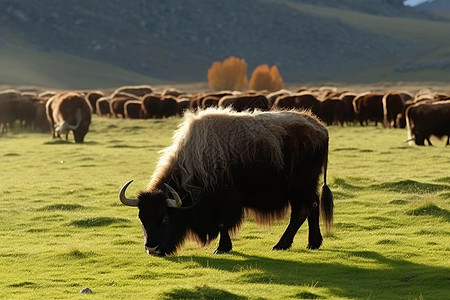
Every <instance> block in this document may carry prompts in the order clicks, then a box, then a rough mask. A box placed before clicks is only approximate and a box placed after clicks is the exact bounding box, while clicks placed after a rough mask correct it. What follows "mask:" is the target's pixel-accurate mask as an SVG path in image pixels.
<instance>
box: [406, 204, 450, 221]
mask: <svg viewBox="0 0 450 300" xmlns="http://www.w3.org/2000/svg"><path fill="white" fill-rule="evenodd" d="M407 214H408V215H410V216H431V217H436V218H444V219H445V220H446V221H447V222H450V211H448V210H447V209H444V208H440V207H438V206H436V205H434V204H426V205H423V206H420V207H418V208H415V209H411V210H409V211H408V212H407Z"/></svg>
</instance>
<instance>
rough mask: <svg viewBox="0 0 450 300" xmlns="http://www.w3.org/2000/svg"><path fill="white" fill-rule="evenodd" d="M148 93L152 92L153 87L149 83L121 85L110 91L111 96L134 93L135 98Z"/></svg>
mask: <svg viewBox="0 0 450 300" xmlns="http://www.w3.org/2000/svg"><path fill="white" fill-rule="evenodd" d="M150 93H153V88H152V87H151V86H149V85H131V86H122V87H119V88H117V89H116V90H115V91H114V92H112V93H111V98H115V97H117V96H123V94H126V95H134V96H136V98H139V97H142V96H144V95H147V94H150Z"/></svg>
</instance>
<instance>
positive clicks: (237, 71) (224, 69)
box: [208, 56, 248, 91]
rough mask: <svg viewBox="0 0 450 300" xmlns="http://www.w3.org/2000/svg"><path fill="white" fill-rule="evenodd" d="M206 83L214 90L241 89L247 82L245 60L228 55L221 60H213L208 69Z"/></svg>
mask: <svg viewBox="0 0 450 300" xmlns="http://www.w3.org/2000/svg"><path fill="white" fill-rule="evenodd" d="M208 84H209V86H210V87H211V88H212V89H213V90H216V91H219V90H241V89H243V88H245V87H246V86H247V84H248V78H247V62H246V61H245V59H241V58H237V57H234V56H230V57H229V58H227V59H225V60H224V61H223V62H220V61H215V62H213V64H212V65H211V68H209V70H208Z"/></svg>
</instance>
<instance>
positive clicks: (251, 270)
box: [166, 250, 450, 299]
mask: <svg viewBox="0 0 450 300" xmlns="http://www.w3.org/2000/svg"><path fill="white" fill-rule="evenodd" d="M303 251H304V250H303ZM318 251H323V252H328V254H331V255H333V256H335V255H337V256H338V257H343V258H349V259H350V258H351V259H353V260H358V261H362V262H364V263H360V264H359V266H356V265H354V264H352V263H349V264H343V263H335V262H326V261H323V262H319V263H317V262H298V261H292V260H285V259H279V258H270V257H261V256H256V255H246V254H243V253H240V252H236V251H233V252H231V253H229V254H225V255H223V256H220V255H215V256H174V257H167V258H166V259H168V260H170V261H172V262H182V263H186V262H190V263H192V262H193V263H195V264H197V265H199V266H201V267H203V268H216V269H219V270H222V271H226V272H229V273H230V275H237V278H238V280H239V281H241V282H242V283H255V284H276V285H287V286H299V290H300V289H301V286H303V287H304V286H310V285H311V282H317V283H318V285H317V287H320V288H327V289H329V290H330V292H331V293H332V294H334V295H336V296H338V297H342V298H367V297H370V295H371V294H372V293H373V292H377V293H383V291H391V290H392V288H393V287H396V288H399V289H400V290H399V291H395V292H394V294H395V293H396V294H397V295H401V293H402V292H405V291H407V290H409V291H414V290H415V289H416V290H418V292H417V293H424V296H426V293H427V291H433V290H439V286H440V285H441V284H442V277H443V276H444V274H449V273H450V268H445V267H436V266H427V265H423V264H420V263H413V262H411V261H407V260H403V259H391V258H387V257H384V256H383V255H381V254H379V253H377V252H374V251H339V250H318ZM299 255H301V253H299ZM361 265H363V266H366V267H361ZM374 265H375V266H376V267H374ZM355 278H357V280H355ZM438 278H439V279H440V280H436V279H438ZM444 279H445V280H446V281H449V280H450V277H448V276H447V277H446V278H444ZM374 282H376V285H374ZM424 282H425V283H424ZM433 283H435V284H436V286H431V285H433ZM191 292H193V291H191ZM297 296H298V295H292V297H297ZM217 298H221V297H217ZM222 299H226V297H225V298H222ZM231 299H233V298H231ZM267 299H270V296H268V298H267Z"/></svg>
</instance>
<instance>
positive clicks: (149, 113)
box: [141, 93, 178, 119]
mask: <svg viewBox="0 0 450 300" xmlns="http://www.w3.org/2000/svg"><path fill="white" fill-rule="evenodd" d="M141 110H142V114H143V116H144V118H155V119H161V118H168V117H171V116H176V115H178V101H177V99H175V98H174V97H173V96H162V95H161V94H156V93H155V94H148V95H145V97H143V98H142V107H141Z"/></svg>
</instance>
